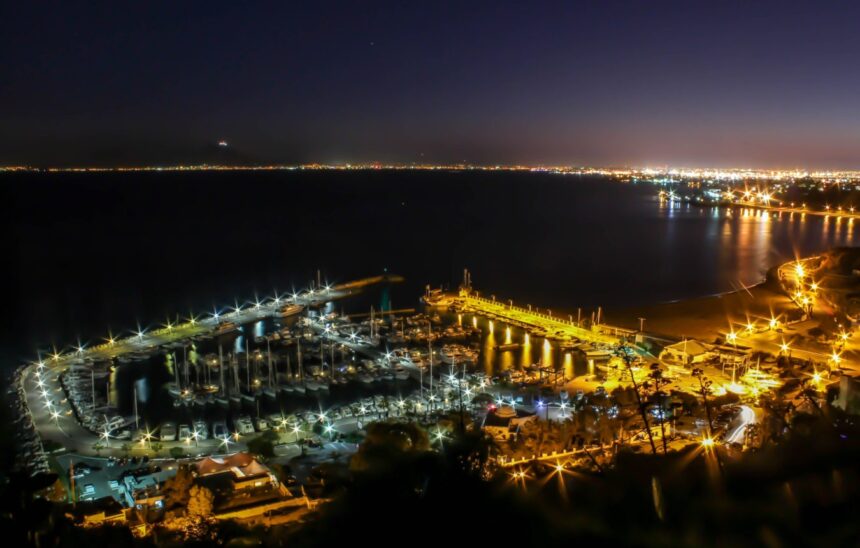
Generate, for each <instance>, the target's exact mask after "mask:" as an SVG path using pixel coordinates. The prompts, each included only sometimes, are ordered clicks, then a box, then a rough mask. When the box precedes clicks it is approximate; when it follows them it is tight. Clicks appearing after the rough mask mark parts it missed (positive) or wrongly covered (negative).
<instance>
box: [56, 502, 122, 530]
mask: <svg viewBox="0 0 860 548" xmlns="http://www.w3.org/2000/svg"><path fill="white" fill-rule="evenodd" d="M125 512H126V510H125V508H123V507H122V505H121V504H120V503H119V502H118V501H117V500H116V499H115V498H113V497H102V498H100V499H95V500H88V501H82V502H79V503H77V504H76V505H75V506H74V508H73V509H72V512H71V514H70V515H71V516H72V517H73V518H75V520H76V521H78V522H79V523H81V524H82V525H83V526H85V527H86V526H98V525H105V524H108V523H119V524H124V523H126V519H127V518H126V514H125Z"/></svg>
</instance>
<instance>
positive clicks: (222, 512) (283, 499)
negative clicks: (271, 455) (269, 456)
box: [194, 453, 310, 520]
mask: <svg viewBox="0 0 860 548" xmlns="http://www.w3.org/2000/svg"><path fill="white" fill-rule="evenodd" d="M194 466H195V470H196V473H197V478H196V479H195V482H194V483H195V484H196V485H200V486H202V487H206V488H207V489H209V491H211V492H212V494H213V495H214V506H213V509H212V514H213V516H214V517H215V518H217V519H223V520H226V519H241V520H254V519H258V520H263V519H264V517H266V518H268V517H269V516H271V515H273V514H279V513H281V514H283V513H287V512H292V511H294V510H296V509H301V508H304V509H307V508H308V507H309V506H310V504H309V501H308V499H307V497H306V496H303V497H295V496H293V494H292V493H290V491H289V489H287V488H286V486H284V485H283V484H281V483H280V482H279V481H278V478H277V477H275V475H274V474H273V473H272V472H271V470H269V468H268V467H266V466H265V465H263V464H262V463H260V462H258V461H257V460H256V459H255V458H254V457H252V456H251V455H249V454H248V453H235V454H233V455H229V456H225V457H206V458H203V459H200V460H199V461H197V462H196V463H195V465H194Z"/></svg>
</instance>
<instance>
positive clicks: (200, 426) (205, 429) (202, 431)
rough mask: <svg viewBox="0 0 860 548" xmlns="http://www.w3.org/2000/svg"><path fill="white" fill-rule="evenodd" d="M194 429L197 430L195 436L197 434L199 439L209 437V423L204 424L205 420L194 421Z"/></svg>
mask: <svg viewBox="0 0 860 548" xmlns="http://www.w3.org/2000/svg"><path fill="white" fill-rule="evenodd" d="M194 431H195V432H197V436H199V437H200V439H201V440H205V439H208V438H209V425H208V424H206V421H202V420H198V421H194Z"/></svg>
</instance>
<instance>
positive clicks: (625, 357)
mask: <svg viewBox="0 0 860 548" xmlns="http://www.w3.org/2000/svg"><path fill="white" fill-rule="evenodd" d="M616 355H617V356H619V357H620V358H621V360H622V361H623V362H624V366H625V367H626V368H627V373H628V374H629V375H630V380H631V381H633V392H634V393H635V394H636V404H637V406H638V408H639V415H640V416H641V417H642V421H643V422H644V423H645V432H646V433H647V434H648V442H649V443H650V444H651V452H652V453H653V454H654V455H656V454H657V446H656V445H655V444H654V435H653V434H652V433H651V425H650V424H649V423H648V410H647V403H646V402H645V401H643V399H642V394H641V393H640V392H639V390H640V386H639V384H638V383H637V382H636V375H634V374H633V356H632V355H631V354H630V352H629V351H628V350H627V347H626V346H624V345H620V346H619V347H618V350H617V351H616Z"/></svg>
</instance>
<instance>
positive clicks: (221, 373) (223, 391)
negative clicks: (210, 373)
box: [218, 342, 227, 396]
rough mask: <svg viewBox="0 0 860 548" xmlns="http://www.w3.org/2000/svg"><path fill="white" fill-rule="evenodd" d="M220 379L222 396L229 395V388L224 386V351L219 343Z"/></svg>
mask: <svg viewBox="0 0 860 548" xmlns="http://www.w3.org/2000/svg"><path fill="white" fill-rule="evenodd" d="M218 377H219V378H220V381H221V395H222V396H223V395H225V394H226V393H227V388H226V387H225V386H224V349H223V348H221V343H220V342H219V343H218Z"/></svg>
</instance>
